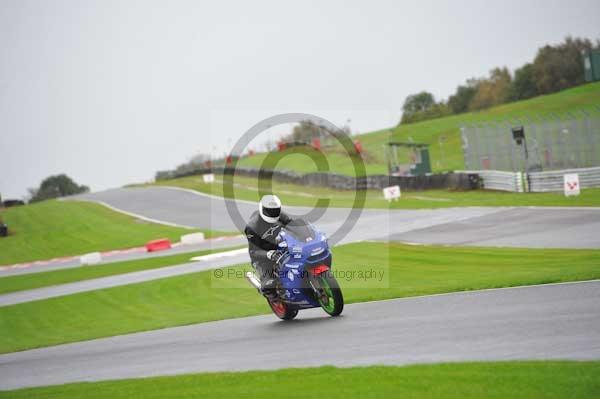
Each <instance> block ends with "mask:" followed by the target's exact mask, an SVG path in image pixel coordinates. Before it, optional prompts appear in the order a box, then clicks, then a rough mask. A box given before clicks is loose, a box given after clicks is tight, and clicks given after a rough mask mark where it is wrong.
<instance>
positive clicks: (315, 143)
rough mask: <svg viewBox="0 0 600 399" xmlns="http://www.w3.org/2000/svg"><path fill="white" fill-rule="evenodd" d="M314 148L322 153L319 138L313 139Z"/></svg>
mask: <svg viewBox="0 0 600 399" xmlns="http://www.w3.org/2000/svg"><path fill="white" fill-rule="evenodd" d="M312 147H313V148H314V149H315V150H317V151H320V150H321V139H320V138H318V137H315V138H314V139H312Z"/></svg>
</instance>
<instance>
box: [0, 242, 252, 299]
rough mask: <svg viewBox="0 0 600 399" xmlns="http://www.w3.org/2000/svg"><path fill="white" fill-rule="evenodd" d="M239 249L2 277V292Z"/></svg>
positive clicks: (153, 267)
mask: <svg viewBox="0 0 600 399" xmlns="http://www.w3.org/2000/svg"><path fill="white" fill-rule="evenodd" d="M235 248H240V247H232V248H219V249H207V250H205V251H196V252H188V253H184V254H177V255H169V256H160V257H156V258H154V257H153V258H146V259H137V260H129V261H122V262H113V263H107V264H101V265H96V266H81V267H75V268H68V269H62V270H55V271H48V272H41V273H31V274H21V275H15V276H7V277H1V276H0V295H1V294H7V293H9V292H15V291H22V290H31V289H34V288H41V287H49V286H52V285H59V284H67V283H74V282H76V281H83V280H91V279H94V278H100V277H107V276H114V275H117V274H125V273H132V272H139V271H142V270H150V269H157V268H160V267H167V266H173V265H179V264H182V263H187V262H189V260H190V258H192V257H194V256H202V255H208V254H212V253H216V252H223V251H229V250H232V249H235Z"/></svg>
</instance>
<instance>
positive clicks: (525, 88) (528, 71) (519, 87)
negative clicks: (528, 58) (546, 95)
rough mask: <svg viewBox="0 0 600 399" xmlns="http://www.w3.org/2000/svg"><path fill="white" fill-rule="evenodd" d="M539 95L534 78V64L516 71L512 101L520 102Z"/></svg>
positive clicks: (511, 93) (511, 94)
mask: <svg viewBox="0 0 600 399" xmlns="http://www.w3.org/2000/svg"><path fill="white" fill-rule="evenodd" d="M537 94H538V91H537V87H536V85H535V80H534V78H533V64H531V63H527V64H525V65H523V66H522V67H521V68H519V69H517V70H515V78H514V79H513V82H512V85H511V87H510V95H509V97H510V100H511V101H518V100H525V99H528V98H531V97H535V96H536V95H537Z"/></svg>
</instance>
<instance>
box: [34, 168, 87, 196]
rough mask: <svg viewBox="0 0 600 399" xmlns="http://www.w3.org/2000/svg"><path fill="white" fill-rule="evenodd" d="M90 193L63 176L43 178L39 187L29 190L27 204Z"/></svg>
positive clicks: (85, 188) (84, 187)
mask: <svg viewBox="0 0 600 399" xmlns="http://www.w3.org/2000/svg"><path fill="white" fill-rule="evenodd" d="M88 191H90V189H89V187H87V186H83V185H81V186H80V185H78V184H77V183H75V182H74V181H73V179H71V178H70V177H69V176H67V175H65V174H60V175H55V176H50V177H47V178H45V179H44V180H43V181H42V183H41V184H40V187H39V188H37V189H29V192H30V194H31V199H30V200H29V202H38V201H43V200H47V199H51V198H59V197H65V196H67V195H74V194H81V193H86V192H88Z"/></svg>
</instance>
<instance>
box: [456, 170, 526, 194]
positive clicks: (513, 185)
mask: <svg viewBox="0 0 600 399" xmlns="http://www.w3.org/2000/svg"><path fill="white" fill-rule="evenodd" d="M458 173H468V174H477V175H479V178H480V179H481V180H482V182H483V184H482V186H483V188H485V189H487V190H500V191H512V192H515V193H522V192H523V191H524V185H523V178H522V174H521V172H504V171H501V170H476V171H464V170H463V171H459V172H458Z"/></svg>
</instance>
